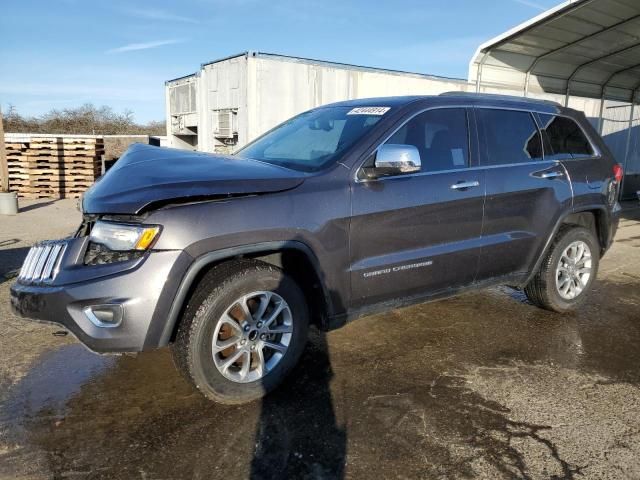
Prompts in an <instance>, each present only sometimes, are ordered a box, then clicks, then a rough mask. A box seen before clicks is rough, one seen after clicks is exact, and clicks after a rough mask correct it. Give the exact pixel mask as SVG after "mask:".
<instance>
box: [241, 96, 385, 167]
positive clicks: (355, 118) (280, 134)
mask: <svg viewBox="0 0 640 480" xmlns="http://www.w3.org/2000/svg"><path fill="white" fill-rule="evenodd" d="M374 110H375V109H367V108H362V109H358V108H353V107H325V108H319V109H316V110H311V111H309V112H305V113H302V114H300V115H298V116H297V117H293V118H292V119H290V120H288V121H286V122H284V123H283V124H281V125H279V126H277V127H276V128H274V129H273V130H271V131H270V132H268V133H266V134H265V135H263V136H262V137H260V138H258V139H257V140H255V141H254V142H252V143H250V144H249V145H247V146H246V147H244V148H243V149H241V150H239V151H238V152H236V154H235V155H236V156H237V157H240V158H251V159H255V160H261V161H263V162H267V163H273V164H277V165H281V166H284V167H287V168H293V169H296V170H302V171H316V170H320V169H322V168H325V167H326V166H328V165H330V164H332V163H334V162H335V161H337V160H338V159H339V158H340V156H341V155H342V154H343V152H345V151H346V150H347V149H348V148H349V147H351V146H353V145H354V144H355V143H356V142H357V141H358V140H360V139H361V138H363V137H364V136H365V135H366V134H367V132H369V131H370V130H371V128H372V127H373V126H374V125H375V124H376V123H378V122H379V121H380V119H381V118H382V115H384V114H385V113H386V112H387V110H389V109H388V108H379V109H378V112H375V113H373V114H367V113H366V112H367V111H374ZM362 112H365V113H362Z"/></svg>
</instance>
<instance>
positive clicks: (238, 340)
mask: <svg viewBox="0 0 640 480" xmlns="http://www.w3.org/2000/svg"><path fill="white" fill-rule="evenodd" d="M308 325H309V313H308V308H307V304H306V301H305V297H304V294H303V292H302V290H301V289H300V287H298V285H297V284H296V283H295V282H294V281H293V279H291V278H290V277H289V276H288V275H286V274H285V273H284V272H283V271H282V270H280V269H278V268H276V267H273V266H271V265H268V264H265V263H262V262H256V261H246V260H245V261H241V262H238V263H235V264H232V265H221V266H218V267H215V268H214V269H213V270H211V271H210V272H209V273H208V274H207V275H206V276H205V277H204V278H203V280H202V281H201V282H200V284H199V285H198V287H197V289H196V291H195V292H194V295H193V297H192V299H191V301H190V302H189V305H188V306H187V309H186V311H185V315H184V317H183V319H182V322H181V324H180V327H179V330H178V335H177V338H176V342H175V343H174V345H173V354H174V359H175V363H176V365H177V366H178V368H179V370H181V371H182V373H183V375H184V376H185V377H186V378H187V379H188V380H189V381H190V382H191V383H193V385H195V387H196V388H198V389H199V390H200V391H201V392H202V393H203V394H204V395H205V396H206V397H207V398H209V399H212V400H215V401H217V402H220V403H228V404H237V403H245V402H249V401H252V400H255V399H257V398H260V397H262V396H263V395H265V394H266V393H268V392H269V391H271V390H273V389H274V388H275V387H277V386H278V385H279V384H280V383H281V382H282V380H283V379H284V377H285V376H286V375H287V374H288V373H289V372H290V371H291V369H292V368H293V367H294V366H295V364H296V362H297V361H298V359H299V358H300V355H301V353H302V350H303V349H304V345H305V343H306V338H307V330H308Z"/></svg>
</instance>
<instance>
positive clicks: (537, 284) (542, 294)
mask: <svg viewBox="0 0 640 480" xmlns="http://www.w3.org/2000/svg"><path fill="white" fill-rule="evenodd" d="M574 231H583V232H585V233H586V234H588V235H591V236H593V232H592V231H591V230H589V229H587V228H584V227H581V226H579V225H572V224H567V225H563V226H562V227H560V229H559V230H558V233H557V234H556V235H555V237H554V239H553V241H552V243H551V245H550V247H549V249H548V250H547V252H546V253H545V257H544V260H543V261H542V264H541V265H540V268H539V269H538V271H537V272H536V274H535V275H534V277H533V278H532V279H531V281H530V282H529V284H527V286H526V287H525V288H524V292H525V294H526V295H527V298H528V299H529V301H530V302H531V303H533V304H534V305H535V306H537V307H540V308H543V309H545V310H551V311H553V312H559V313H564V312H566V311H568V310H572V309H574V308H576V307H577V306H579V305H580V304H581V303H582V302H583V301H584V300H585V298H586V296H585V295H580V296H579V297H578V298H577V299H576V300H575V301H573V302H572V305H571V308H567V307H566V306H560V305H559V304H557V302H555V301H554V299H553V298H552V296H551V295H550V293H551V292H552V291H555V288H556V287H555V284H554V285H549V282H548V279H549V278H550V275H549V272H550V271H553V272H554V275H555V262H554V258H553V257H554V253H555V252H556V249H557V246H558V244H559V243H561V242H563V240H564V239H565V237H566V236H567V235H568V234H570V233H571V232H574ZM596 254H597V252H593V255H596ZM595 273H596V272H594V274H595ZM585 293H586V292H585Z"/></svg>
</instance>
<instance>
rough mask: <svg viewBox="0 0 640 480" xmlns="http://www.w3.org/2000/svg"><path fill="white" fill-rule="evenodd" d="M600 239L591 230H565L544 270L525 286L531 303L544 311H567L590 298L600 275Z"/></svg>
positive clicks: (570, 228) (554, 245)
mask: <svg viewBox="0 0 640 480" xmlns="http://www.w3.org/2000/svg"><path fill="white" fill-rule="evenodd" d="M599 252H600V250H599V244H598V240H597V238H596V237H595V235H594V234H593V232H592V231H591V230H588V229H586V228H583V227H578V226H567V227H564V228H563V229H562V230H560V232H558V235H557V236H556V238H555V240H554V242H553V244H552V245H551V248H550V249H549V252H548V253H547V255H546V257H545V259H544V261H543V262H542V265H541V266H540V270H539V271H538V272H537V273H536V275H535V276H534V277H533V279H532V280H531V282H530V283H529V284H528V285H527V286H526V287H525V290H524V291H525V293H526V294H527V297H528V298H529V300H530V301H531V302H532V303H533V304H534V305H537V306H539V307H541V308H546V309H547V310H552V311H554V312H560V313H563V312H567V311H570V310H574V309H575V308H577V307H578V306H579V305H580V304H581V303H582V302H583V301H584V300H585V298H586V294H587V292H588V291H589V289H590V288H591V285H592V284H593V281H594V280H595V278H596V274H597V273H598V264H599V259H600V254H599Z"/></svg>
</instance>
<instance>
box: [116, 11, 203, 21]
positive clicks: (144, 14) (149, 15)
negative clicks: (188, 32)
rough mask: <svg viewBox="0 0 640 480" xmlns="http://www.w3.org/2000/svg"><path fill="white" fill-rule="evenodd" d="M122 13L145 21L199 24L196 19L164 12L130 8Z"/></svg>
mask: <svg viewBox="0 0 640 480" xmlns="http://www.w3.org/2000/svg"><path fill="white" fill-rule="evenodd" d="M124 12H125V13H127V14H129V15H131V16H134V17H138V18H144V19H147V20H158V21H161V22H180V23H200V21H199V20H198V19H197V18H192V17H185V16H183V15H176V14H174V13H171V12H168V11H166V10H157V9H143V8H130V9H127V10H125V11H124Z"/></svg>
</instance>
